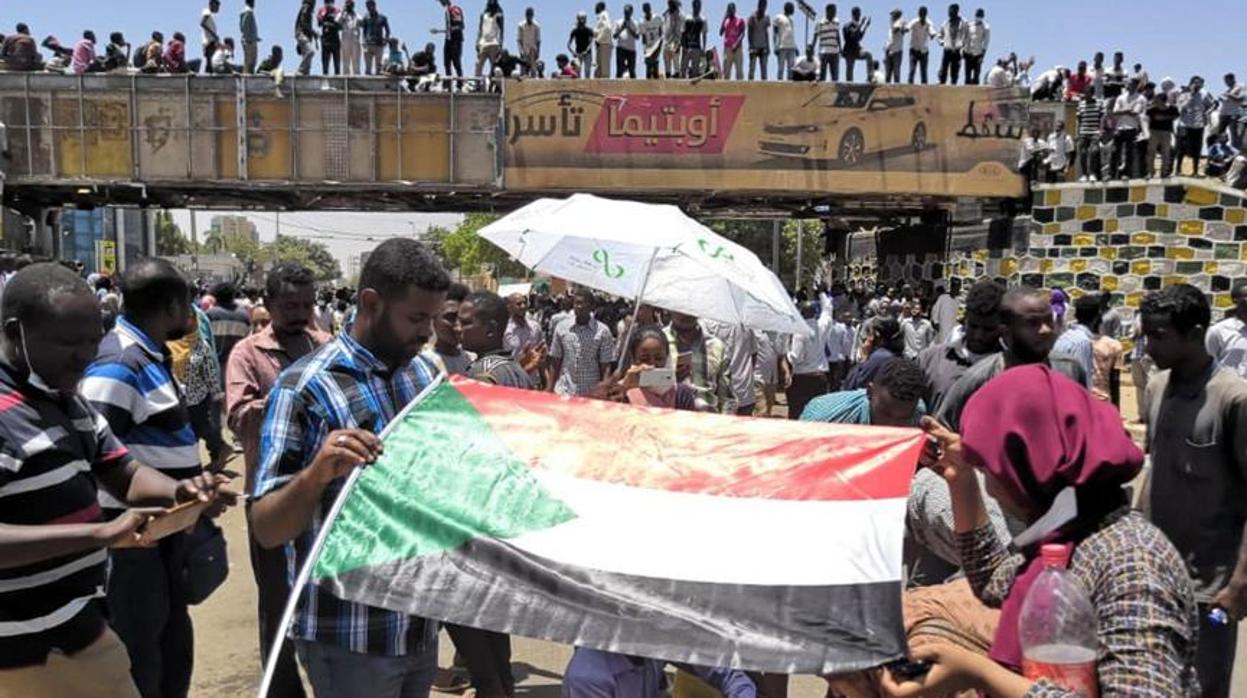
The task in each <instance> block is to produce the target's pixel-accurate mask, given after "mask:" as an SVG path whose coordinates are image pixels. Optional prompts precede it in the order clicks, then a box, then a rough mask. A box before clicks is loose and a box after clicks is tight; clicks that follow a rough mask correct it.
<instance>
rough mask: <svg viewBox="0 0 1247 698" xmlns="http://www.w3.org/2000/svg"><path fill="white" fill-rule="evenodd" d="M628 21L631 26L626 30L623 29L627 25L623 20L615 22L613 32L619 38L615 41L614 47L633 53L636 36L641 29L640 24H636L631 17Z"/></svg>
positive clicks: (634, 18)
mask: <svg viewBox="0 0 1247 698" xmlns="http://www.w3.org/2000/svg"><path fill="white" fill-rule="evenodd" d="M629 21H630V22H631V24H632V26H631V27H629V28H628V29H624V26H625V25H626V24H627V23H628V22H625V20H622V19H621V20H619V21H617V22H615V31H617V32H619V38H617V39H615V45H616V46H618V47H619V48H621V49H623V50H625V51H635V50H636V39H637V34H639V33H640V31H641V27H640V24H638V23H637V21H636V17H633V18H632V19H631V20H629Z"/></svg>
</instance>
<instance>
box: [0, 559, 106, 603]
mask: <svg viewBox="0 0 1247 698" xmlns="http://www.w3.org/2000/svg"><path fill="white" fill-rule="evenodd" d="M107 559H108V551H107V550H105V549H103V548H101V549H100V550H96V551H95V552H93V553H91V554H89V555H85V556H83V557H80V558H78V559H77V560H74V561H72V562H68V563H66V564H64V565H61V566H60V567H53V568H52V569H50V570H44V571H42V572H36V573H35V574H29V575H26V576H25V577H13V578H12V579H0V593H4V592H9V591H17V590H18V589H30V588H31V587H37V586H42V585H44V584H50V583H52V582H55V581H56V580H58V579H64V578H66V577H68V576H69V575H71V574H74V573H75V572H81V571H82V570H85V569H87V568H88V567H91V566H92V565H98V564H100V563H101V562H104V561H105V560H107Z"/></svg>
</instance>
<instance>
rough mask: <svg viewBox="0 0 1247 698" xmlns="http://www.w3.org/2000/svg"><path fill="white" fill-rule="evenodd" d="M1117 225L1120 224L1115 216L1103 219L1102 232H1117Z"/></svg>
mask: <svg viewBox="0 0 1247 698" xmlns="http://www.w3.org/2000/svg"><path fill="white" fill-rule="evenodd" d="M1119 227H1120V226H1119V224H1118V222H1117V219H1116V218H1110V219H1108V220H1106V221H1104V232H1106V233H1115V232H1117V230H1118V228H1119Z"/></svg>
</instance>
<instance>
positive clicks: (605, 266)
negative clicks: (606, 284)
mask: <svg viewBox="0 0 1247 698" xmlns="http://www.w3.org/2000/svg"><path fill="white" fill-rule="evenodd" d="M593 261H595V262H597V263H598V264H601V265H602V273H604V274H606V278H608V279H618V278H620V277H622V276H623V275H624V268H623V267H621V266H619V265H618V264H611V255H610V253H609V252H607V251H606V250H604V249H602V248H600V247H599V248H598V249H596V250H594V251H593Z"/></svg>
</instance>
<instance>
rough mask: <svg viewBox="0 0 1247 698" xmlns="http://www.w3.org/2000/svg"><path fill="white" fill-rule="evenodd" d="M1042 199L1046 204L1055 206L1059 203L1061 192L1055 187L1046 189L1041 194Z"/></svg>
mask: <svg viewBox="0 0 1247 698" xmlns="http://www.w3.org/2000/svg"><path fill="white" fill-rule="evenodd" d="M1043 201H1044V205H1046V206H1056V205H1057V204H1059V203H1061V192H1060V191H1059V190H1057V189H1052V190H1049V191H1046V192H1044V195H1043Z"/></svg>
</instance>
